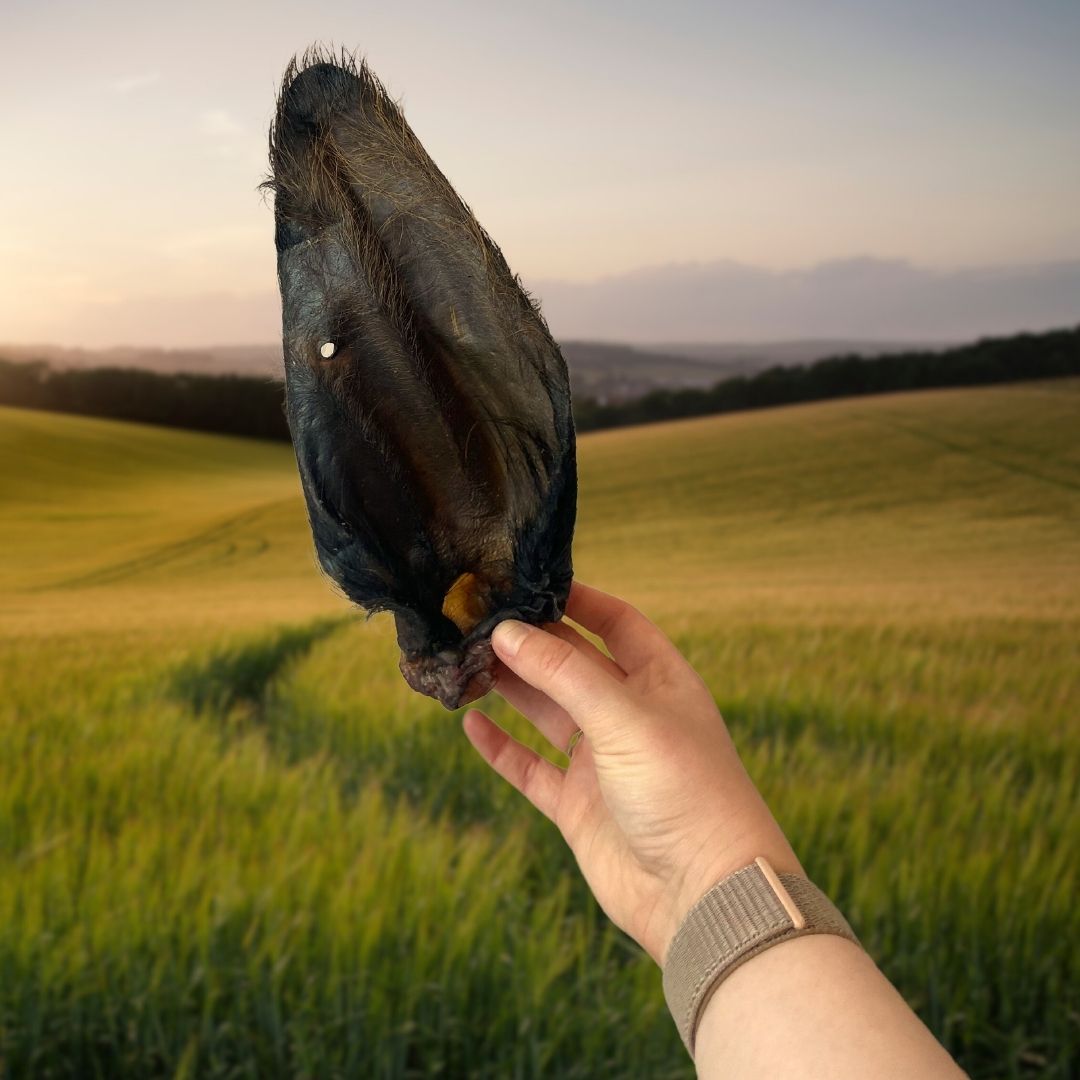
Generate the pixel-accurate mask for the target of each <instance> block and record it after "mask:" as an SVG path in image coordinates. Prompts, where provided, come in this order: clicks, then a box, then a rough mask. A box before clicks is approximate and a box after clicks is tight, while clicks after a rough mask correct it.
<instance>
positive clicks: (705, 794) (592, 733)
mask: <svg viewBox="0 0 1080 1080" xmlns="http://www.w3.org/2000/svg"><path fill="white" fill-rule="evenodd" d="M566 614H567V616H568V617H569V618H571V619H573V620H574V621H575V622H577V623H579V624H580V625H581V626H583V627H585V628H586V629H588V630H591V631H592V632H593V633H595V634H597V635H598V636H599V637H600V638H601V639H602V640H603V641H604V643H605V645H606V646H607V648H608V649H609V650H610V652H611V656H612V657H613V658H614V659H612V658H611V657H608V656H606V655H605V654H604V653H603V652H602V651H601V650H600V649H598V648H597V647H596V646H595V645H593V644H592V642H590V641H589V640H588V639H587V638H585V637H584V636H583V635H582V634H581V633H579V632H578V631H577V630H575V629H574V628H573V627H571V626H570V625H568V624H567V623H566V622H565V621H563V622H559V623H554V624H550V625H548V626H547V627H544V628H539V627H534V626H528V625H527V624H525V623H520V622H517V621H515V620H507V621H506V622H502V623H500V624H499V625H498V626H497V627H496V628H495V631H494V633H493V634H492V644H493V646H494V649H495V653H496V655H497V656H498V658H499V660H500V661H501V663H500V664H499V668H498V681H497V683H496V690H497V691H498V693H500V694H501V695H502V696H503V697H504V698H505V699H506V700H507V701H508V702H510V704H511V705H513V706H514V707H515V708H516V709H518V711H519V712H521V713H522V714H523V715H524V716H525V717H526V718H528V719H529V720H530V721H531V722H532V723H533V725H534V726H535V727H536V728H537V730H538V731H540V733H541V734H542V735H543V736H544V737H545V738H546V739H547V740H548V741H549V742H550V743H551V744H552V745H553V746H555V747H556V748H558V749H559V750H562V751H564V752H565V750H566V748H567V746H568V745H569V743H570V740H571V737H572V736H573V735H574V733H575V732H576V731H577V730H578V729H579V728H580V729H581V731H582V732H583V733H584V738H583V739H582V740H581V741H580V742H579V743H578V745H577V747H576V748H575V749H574V751H573V755H572V757H571V759H570V762H569V765H568V767H567V768H566V769H565V770H563V769H560V768H558V767H557V766H556V765H554V764H552V763H551V762H550V761H547V760H546V759H545V758H543V757H541V756H540V755H539V754H537V753H535V752H534V751H533V750H531V749H529V748H527V747H525V746H523V745H522V744H520V743H518V742H517V741H515V740H514V739H512V738H511V737H510V736H509V735H508V734H507V733H506V732H504V731H503V730H502V729H501V728H499V727H498V726H497V725H496V724H494V723H493V722H492V721H491V720H490V719H489V718H488V717H487V716H485V715H484V714H483V713H482V712H479V711H478V710H476V709H471V710H469V712H467V713H466V714H465V720H464V724H465V732H466V734H467V735H468V737H469V740H470V741H471V742H472V744H473V746H475V747H476V749H477V750H478V751H479V753H480V754H481V755H482V756H483V757H484V759H485V760H486V761H487V762H488V764H490V765H491V766H492V768H493V769H494V770H495V771H496V772H497V773H498V774H499V775H500V776H502V777H503V778H504V779H506V780H507V781H509V783H511V784H512V785H513V786H514V787H515V788H517V790H518V791H520V792H521V793H522V794H523V795H524V796H525V797H526V798H527V799H529V801H530V802H532V804H533V805H534V806H535V807H536V808H537V809H538V810H540V811H541V813H543V814H545V815H546V816H547V817H548V818H550V819H551V821H552V822H554V823H555V825H556V826H558V828H559V830H560V831H561V832H562V835H563V837H564V838H565V840H566V842H567V843H568V844H569V845H570V849H571V850H572V851H573V853H574V856H575V858H576V859H577V861H578V865H579V866H580V867H581V871H582V873H583V874H584V875H585V880H586V881H587V882H588V884H589V887H590V888H591V889H592V891H593V895H594V896H595V897H596V899H597V901H598V902H599V904H600V906H601V907H602V908H603V909H604V911H605V912H606V913H607V914H608V916H609V917H610V918H611V920H612V921H613V922H614V923H615V924H616V925H617V926H619V927H620V928H621V929H623V930H624V931H625V932H626V933H627V934H629V935H630V936H631V937H632V938H634V939H635V940H636V941H637V942H638V943H639V944H640V945H641V946H642V947H643V948H644V949H645V950H646V951H647V952H648V953H649V955H650V956H652V958H653V959H654V960H655V961H656V962H657V963H658V964H660V965H661V966H662V965H663V962H664V959H665V957H666V955H667V949H668V945H669V944H670V942H671V939H672V937H673V936H674V934H675V931H676V930H677V929H678V928H679V925H680V923H681V922H682V920H683V918H684V917H685V915H686V913H687V912H688V911H689V909H690V908H691V907H692V906H693V905H694V904H695V903H696V902H697V901H698V900H699V899H700V898H701V897H702V896H703V895H704V893H705V892H706V891H707V890H708V889H709V888H710V887H711V886H712V885H713V884H714V883H715V882H716V881H718V880H719V879H720V878H722V877H724V876H726V875H727V874H729V873H730V872H732V871H733V870H737V869H739V868H740V867H742V866H745V865H747V864H748V863H750V862H752V861H753V860H754V858H755V857H756V856H758V855H764V856H765V857H766V858H768V859H769V861H770V862H771V863H772V864H773V866H774V867H775V868H776V870H777V871H779V872H788V873H800V874H801V873H802V872H803V871H802V868H801V867H800V866H799V863H798V860H797V859H796V858H795V854H794V852H793V851H792V850H791V847H790V845H789V844H788V842H787V839H786V838H785V836H784V834H783V832H782V831H781V829H780V827H779V825H778V824H777V823H776V820H775V819H774V818H773V816H772V814H771V813H770V812H769V809H768V807H767V806H766V805H765V802H764V800H763V799H762V798H761V795H760V794H759V793H758V791H757V789H756V788H755V787H754V784H753V782H752V781H751V779H750V777H749V776H748V775H747V773H746V770H745V769H744V768H743V765H742V762H741V761H740V760H739V757H738V754H737V753H736V751H735V747H734V744H733V743H732V741H731V738H730V736H729V734H728V732H727V728H726V726H725V725H724V721H723V718H722V717H721V716H720V713H719V711H718V709H717V708H716V704H715V702H714V701H713V698H712V695H711V694H710V692H709V690H708V688H707V687H706V686H705V684H704V683H703V682H702V680H701V678H700V677H699V676H698V675H697V673H696V672H695V671H694V669H693V668H692V667H691V666H690V665H689V664H688V663H687V661H686V660H685V659H684V658H683V656H682V655H681V654H680V653H679V651H678V649H677V648H676V647H675V646H674V645H673V644H672V643H671V641H670V640H669V639H668V638H667V637H666V636H665V635H664V633H663V632H662V631H661V630H660V629H659V628H658V627H656V626H655V625H653V623H651V622H650V621H649V620H648V619H647V618H646V617H645V616H644V615H642V614H641V613H640V612H639V611H637V610H636V609H634V608H633V607H631V606H630V605H629V604H627V603H625V602H624V601H622V600H619V599H617V598H616V597H613V596H609V595H607V594H606V593H603V592H600V591H599V590H597V589H593V588H590V587H589V586H587V585H582V584H581V583H579V582H576V581H575V582H574V584H573V586H572V588H571V591H570V596H569V599H568V602H567V605H566Z"/></svg>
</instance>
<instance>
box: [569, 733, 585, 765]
mask: <svg viewBox="0 0 1080 1080" xmlns="http://www.w3.org/2000/svg"><path fill="white" fill-rule="evenodd" d="M584 738H585V732H584V731H582V730H581V728H578V729H577V731H575V732H574V734H573V735H571V736H570V741H569V742H568V743H567V744H566V756H567V757H568V758H572V757H573V756H574V751H575V750H576V749H577V746H578V743H579V742H581V740H582V739H584Z"/></svg>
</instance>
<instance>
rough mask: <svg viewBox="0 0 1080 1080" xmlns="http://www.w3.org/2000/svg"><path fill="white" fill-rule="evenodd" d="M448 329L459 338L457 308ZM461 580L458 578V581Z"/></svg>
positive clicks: (453, 309)
mask: <svg viewBox="0 0 1080 1080" xmlns="http://www.w3.org/2000/svg"><path fill="white" fill-rule="evenodd" d="M450 328H451V329H452V330H453V331H454V337H461V325H460V324H459V323H458V318H457V308H456V307H454V306H453V305H451V306H450ZM460 580H461V579H460V578H458V581H460Z"/></svg>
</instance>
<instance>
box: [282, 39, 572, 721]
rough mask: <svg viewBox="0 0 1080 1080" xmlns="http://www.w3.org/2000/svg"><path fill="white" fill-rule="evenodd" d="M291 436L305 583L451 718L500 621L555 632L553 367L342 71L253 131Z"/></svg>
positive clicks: (486, 676)
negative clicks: (390, 641)
mask: <svg viewBox="0 0 1080 1080" xmlns="http://www.w3.org/2000/svg"><path fill="white" fill-rule="evenodd" d="M271 163H272V167H273V181H272V187H273V190H274V193H275V219H276V223H277V231H276V242H277V251H278V280H279V284H280V288H281V295H282V324H283V338H284V345H285V360H286V364H285V370H286V394H287V406H288V415H289V422H290V427H291V429H292V432H293V441H294V445H295V447H296V450H297V460H298V463H299V465H300V474H301V479H302V481H303V485H304V491H305V495H306V497H307V500H308V508H309V516H310V517H311V520H312V531H313V534H314V537H315V543H316V547H317V549H318V550H319V556H320V562H321V563H322V565H323V567H324V568H325V569H326V570H327V572H328V573H329V574H330V575H331V576H332V577H333V578H334V580H335V581H337V583H338V584H339V585H340V586H341V588H342V589H343V590H344V591H345V592H346V593H347V594H348V595H349V596H350V597H351V598H352V599H353V600H355V601H356V602H357V603H359V604H361V605H363V606H365V607H366V608H368V609H369V610H376V609H389V610H392V611H394V613H395V616H396V617H397V619H398V628H399V643H400V644H401V646H402V670H403V672H404V673H405V676H406V678H407V679H408V680H409V681H410V683H411V684H412V685H413V686H415V687H416V688H417V689H420V690H422V691H423V692H425V693H431V694H434V695H435V696H437V697H439V698H440V700H442V701H443V702H444V704H447V705H448V706H449V705H456V704H459V703H462V702H463V701H464V700H471V698H472V697H475V696H477V694H479V693H482V692H483V691H484V689H486V688H487V687H488V686H489V685H490V683H491V681H492V665H493V660H492V658H491V654H490V648H489V645H488V641H487V635H488V634H489V633H490V629H491V627H492V626H493V625H494V624H495V623H496V622H497V621H498V620H499V619H501V618H505V617H507V616H509V615H516V616H517V617H519V618H526V619H530V620H532V621H538V620H542V619H554V618H558V617H559V616H560V614H561V612H562V605H563V603H564V602H565V599H566V595H567V593H568V591H569V585H570V578H571V560H570V546H571V540H572V535H573V527H574V516H575V505H576V490H577V489H576V466H575V451H574V429H573V421H572V418H571V413H570V388H569V379H568V376H567V371H566V365H565V363H564V361H563V358H562V355H561V353H560V351H559V348H558V346H557V345H556V344H555V342H554V341H553V340H552V338H551V335H550V334H549V333H548V330H547V327H546V325H545V324H544V321H543V319H542V318H541V316H540V314H539V311H538V309H537V308H536V306H535V305H534V304H533V303H532V301H531V300H530V298H529V297H528V296H527V294H526V293H525V292H524V290H523V289H522V288H521V286H520V283H519V282H518V280H517V279H516V278H515V277H514V276H513V275H512V274H511V273H510V270H509V268H508V267H507V265H506V262H505V260H504V259H503V257H502V254H501V252H500V251H499V249H498V248H497V247H496V245H495V244H494V243H493V242H492V240H491V239H490V237H489V236H488V235H487V233H485V232H484V230H483V229H482V228H481V227H480V225H479V224H478V222H477V221H476V219H475V218H474V217H473V215H472V213H471V212H470V210H469V208H468V206H466V204H465V203H464V202H463V201H462V200H461V199H460V198H459V197H458V195H457V193H456V192H455V191H454V190H453V188H452V187H451V186H450V184H449V182H448V181H447V180H446V178H445V177H444V176H443V174H442V173H441V172H440V171H439V169H438V168H437V167H436V166H435V164H434V162H432V160H431V158H430V157H429V156H428V155H427V153H426V151H425V150H424V148H423V147H422V146H421V145H420V142H419V141H418V140H417V139H416V136H415V135H414V134H413V133H412V131H411V130H410V129H409V127H408V125H407V124H406V122H405V120H404V118H403V117H402V115H401V112H400V110H399V109H398V107H397V105H396V104H395V103H394V102H393V101H392V100H391V99H390V97H389V96H388V95H387V93H386V91H385V89H384V88H383V86H382V85H381V84H380V83H379V81H378V80H377V79H376V78H375V77H374V75H372V74H371V72H370V71H369V70H368V69H367V67H366V66H365V65H364V64H363V63H361V62H357V61H356V60H355V58H353V57H351V56H348V55H343V56H342V57H341V58H338V57H333V56H329V55H327V54H325V53H322V52H318V51H315V52H309V53H308V54H305V56H304V57H303V58H302V60H300V61H298V62H297V61H294V62H293V64H291V65H290V67H289V69H288V70H287V72H286V75H285V80H284V82H283V85H282V89H281V93H280V95H279V99H278V108H277V113H276V116H275V120H274V124H273V128H272V131H271Z"/></svg>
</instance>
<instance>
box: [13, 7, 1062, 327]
mask: <svg viewBox="0 0 1080 1080" xmlns="http://www.w3.org/2000/svg"><path fill="white" fill-rule="evenodd" d="M0 26H2V29H0V41H2V42H3V46H4V48H3V64H2V65H0V87H2V93H3V99H2V100H3V109H2V111H0V145H2V147H3V151H2V153H3V168H2V169H0V207H2V210H0V213H2V215H3V218H2V221H0V226H2V234H0V235H2V238H3V239H2V242H0V341H4V340H7V341H20V340H21V341H33V340H37V341H59V342H66V343H71V344H77V343H80V342H85V343H88V344H109V343H120V342H124V341H132V339H133V338H134V339H138V340H137V343H140V344H155V343H161V344H172V343H178V342H182V343H193V342H197V341H200V340H202V341H207V342H209V341H229V340H233V341H235V340H253V339H254V340H271V339H273V337H274V336H275V335H276V333H277V331H278V329H279V327H278V326H276V325H268V316H267V312H268V311H270V310H271V309H272V305H268V302H267V299H268V295H269V294H270V293H271V291H272V290H273V289H274V288H275V280H274V253H273V240H272V213H271V209H270V207H269V206H268V205H267V204H266V203H265V202H264V201H263V197H262V195H261V194H260V193H259V192H258V191H257V185H258V183H259V181H260V180H261V179H262V178H263V175H264V170H265V167H266V129H267V125H268V123H269V119H270V116H271V113H272V108H273V97H274V91H275V88H276V85H277V81H278V79H279V77H280V74H281V71H282V69H283V67H284V65H285V63H286V61H287V60H288V59H289V57H290V56H291V55H292V54H293V53H294V52H295V51H298V50H300V49H302V48H303V47H304V46H305V45H307V44H308V43H310V42H312V41H319V40H321V41H324V42H336V43H339V44H344V45H347V46H349V47H355V48H358V49H359V50H360V51H361V52H362V53H364V54H366V56H367V58H368V60H369V62H370V64H371V66H372V68H373V69H374V70H375V71H376V72H377V73H378V74H379V76H380V77H381V78H382V79H383V81H384V82H385V83H386V84H387V85H388V87H389V89H390V91H391V93H393V94H394V95H395V96H396V97H399V98H400V99H402V100H403V103H404V106H405V109H406V115H407V117H408V119H409V121H410V123H411V124H412V126H413V128H414V129H415V131H416V132H417V134H418V135H419V137H420V138H421V140H422V141H423V142H424V144H425V145H426V147H427V148H428V150H429V152H430V153H431V155H432V156H433V158H434V159H435V160H436V162H438V164H439V165H440V167H441V168H442V169H443V171H444V172H445V173H446V174H447V176H448V177H449V178H450V180H451V182H452V183H454V184H455V186H456V187H457V188H458V190H459V192H460V193H461V195H462V196H463V197H464V198H465V200H466V201H467V202H468V203H469V204H470V205H471V206H472V208H473V210H474V211H475V212H476V214H477V216H478V217H479V219H480V221H481V222H482V223H483V224H484V226H485V227H486V228H487V229H488V231H489V232H490V233H491V234H492V236H493V237H494V238H495V240H496V241H497V242H498V243H499V244H500V245H501V246H502V248H503V250H504V252H505V254H506V256H507V259H508V260H509V262H510V265H511V267H512V268H513V269H514V270H516V271H518V272H519V273H521V275H522V277H523V278H524V279H525V280H526V282H527V283H528V282H532V281H543V280H544V279H551V278H559V279H567V280H589V279H594V278H598V277H603V276H605V275H610V274H617V273H620V272H623V271H626V270H630V269H634V268H638V267H644V266H651V265H657V264H666V263H675V262H685V261H692V260H700V261H711V260H718V259H733V260H738V261H742V262H746V263H750V264H754V265H757V266H762V267H767V268H772V269H779V268H787V267H802V266H808V265H811V264H813V263H816V262H818V261H820V260H823V259H829V258H836V257H845V256H852V255H860V254H873V255H881V256H888V257H894V258H905V259H910V260H913V261H915V262H917V263H920V264H925V265H929V266H932V267H954V266H966V265H990V264H998V263H1009V262H1025V263H1026V262H1039V261H1047V260H1054V259H1063V258H1075V257H1077V256H1080V63H1078V62H1077V56H1078V55H1080V3H1077V2H1076V0H1029V2H1020V0H1008V2H998V0H966V2H965V0H945V2H942V0H930V2H923V0H894V2H888V3H887V2H881V0H878V2H875V0H843V2H841V0H790V2H787V3H780V2H770V0H755V2H753V3H745V2H743V3H737V4H736V3H725V2H720V0H713V2H701V3H690V2H685V0H684V2H679V0H665V2H664V3H659V2H655V0H652V2H649V3H638V2H636V0H629V2H628V0H622V2H615V0H611V2H608V0H598V2H591V3H589V2H586V3H564V2H559V0H544V2H543V3H536V2H535V0H533V2H532V3H529V4H527V5H526V4H520V5H519V4H516V3H495V2H490V3H489V2H486V0H470V2H467V3H451V2H446V0H444V2H435V0H408V2H393V3H391V2H383V3H380V4H371V3H364V2H359V0H352V2H348V3H346V2H343V0H294V2H293V3H288V4H286V3H279V2H274V0H258V2H255V0H242V2H235V3H231V2H227V0H218V2H216V3H201V2H195V3H185V4H175V3H170V4H164V3H157V2H154V0H142V2H139V3H125V2H94V3H87V2H86V0H79V2H66V0H65V2H49V0H33V2H24V0H14V2H13V0H0ZM541 298H542V297H541Z"/></svg>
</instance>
